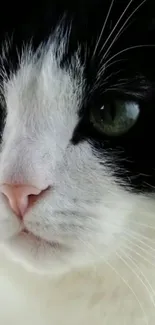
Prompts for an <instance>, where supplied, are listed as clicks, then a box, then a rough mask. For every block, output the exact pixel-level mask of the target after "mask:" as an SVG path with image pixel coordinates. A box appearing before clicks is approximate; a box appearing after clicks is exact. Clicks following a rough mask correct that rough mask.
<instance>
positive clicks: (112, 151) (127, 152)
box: [0, 0, 155, 191]
mask: <svg viewBox="0 0 155 325" xmlns="http://www.w3.org/2000/svg"><path fill="white" fill-rule="evenodd" d="M21 6H22V5H21ZM64 15H65V24H64V26H66V27H67V26H68V25H69V26H71V29H70V37H69V43H68V47H67V50H66V53H65V54H64V56H63V60H62V68H63V67H64V66H68V65H69V63H70V60H71V58H72V55H73V54H74V53H75V51H76V50H77V49H78V47H79V46H80V58H81V62H82V64H83V65H84V77H85V80H86V90H85V93H84V94H83V107H81V108H80V112H79V120H80V122H79V124H78V125H77V126H76V128H75V131H74V134H73V138H72V143H73V144H74V145H78V143H79V142H80V141H91V143H92V146H93V148H94V149H95V151H94V152H95V154H99V155H100V156H101V157H102V155H103V156H104V154H106V155H108V156H109V162H111V163H112V165H113V168H114V170H113V171H114V173H115V174H116V175H117V177H118V180H119V178H121V179H123V180H125V182H126V183H127V184H128V185H130V186H131V188H132V189H133V190H149V191H152V190H153V188H154V186H155V172H154V169H155V158H154V137H155V127H154V124H155V122H154V121H155V13H154V4H153V1H151V0H146V1H142V0H138V1H136V0H133V1H128V0H125V1H121V0H114V1H113V0H104V1H103V0H96V1H95V0H90V1H88V0H84V1H82V0H80V1H78V2H72V1H67V0H66V1H60V0H57V1H51V0H49V1H47V0H44V1H40V2H39V3H38V1H29V0H28V1H26V2H25V3H24V4H23V7H19V4H18V2H17V1H13V3H12V4H10V5H9V10H8V4H7V3H6V4H5V3H4V6H3V10H2V11H1V19H0V42H1V47H2V44H4V41H5V40H6V39H9V40H10V39H12V42H11V43H10V46H9V47H8V48H7V53H6V59H5V60H4V59H2V60H1V62H2V63H1V65H2V67H1V68H3V70H5V71H6V73H7V75H8V76H9V74H10V73H11V72H12V71H16V69H17V68H18V64H19V54H20V53H21V51H22V47H23V45H26V44H29V43H30V42H31V44H32V48H33V50H34V51H35V50H36V49H37V48H38V46H39V45H40V44H41V43H42V42H46V41H47V40H48V38H49V36H50V35H52V33H53V31H54V30H55V28H56V26H57V24H58V23H59V22H60V20H61V19H62V17H64ZM3 17H7V19H4V18H3ZM2 79H3V74H2V73H1V82H2ZM116 99H121V100H124V101H126V100H132V101H135V102H136V103H138V105H139V108H140V117H139V119H138V121H137V123H136V124H135V126H134V127H133V128H132V129H131V130H130V131H129V132H127V133H125V134H124V135H123V136H117V137H110V136H105V135H104V134H102V133H100V132H98V131H97V130H96V129H95V128H94V127H93V125H92V123H91V122H90V110H91V109H92V107H95V108H96V109H99V108H100V107H101V106H103V105H104V103H107V102H113V101H115V100H116ZM1 105H2V103H1Z"/></svg>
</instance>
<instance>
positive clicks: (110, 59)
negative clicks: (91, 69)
mask: <svg viewBox="0 0 155 325" xmlns="http://www.w3.org/2000/svg"><path fill="white" fill-rule="evenodd" d="M147 47H155V45H154V44H141V45H135V46H130V47H127V48H125V49H123V50H121V51H119V52H117V53H116V54H114V55H113V56H112V57H110V58H109V59H108V60H107V61H106V62H105V65H106V64H107V63H109V62H111V61H112V60H113V59H114V58H115V57H117V56H118V55H120V54H122V53H124V52H127V51H130V50H135V49H138V48H147Z"/></svg>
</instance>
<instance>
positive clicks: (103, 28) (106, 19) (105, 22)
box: [92, 0, 115, 57]
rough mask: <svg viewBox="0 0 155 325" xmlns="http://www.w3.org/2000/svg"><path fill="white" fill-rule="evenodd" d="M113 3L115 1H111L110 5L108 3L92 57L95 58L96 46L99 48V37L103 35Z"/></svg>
mask: <svg viewBox="0 0 155 325" xmlns="http://www.w3.org/2000/svg"><path fill="white" fill-rule="evenodd" d="M114 1H115V0H112V1H111V3H110V7H109V10H108V13H107V16H106V18H105V21H104V24H103V27H102V30H101V33H100V35H99V38H98V40H97V43H96V46H95V49H94V52H93V55H92V57H94V56H95V54H96V51H97V49H98V46H99V43H100V40H101V37H102V35H103V33H104V30H105V27H106V24H107V21H108V18H109V15H110V13H111V10H112V7H113V4H114Z"/></svg>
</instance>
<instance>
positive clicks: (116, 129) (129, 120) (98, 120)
mask: <svg viewBox="0 0 155 325" xmlns="http://www.w3.org/2000/svg"><path fill="white" fill-rule="evenodd" d="M139 113H140V110H139V105H138V104H137V103H135V102H132V101H121V100H116V101H114V102H112V103H110V104H105V105H104V106H102V107H101V108H100V109H99V110H96V109H92V110H91V112H90V120H91V123H92V124H93V126H94V127H95V128H96V129H97V130H98V131H99V132H101V133H104V134H105V135H107V136H120V135H122V134H124V133H126V132H127V131H129V130H130V129H131V128H132V126H134V124H135V123H136V121H137V119H138V116H139Z"/></svg>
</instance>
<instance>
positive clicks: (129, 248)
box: [121, 243, 155, 267]
mask: <svg viewBox="0 0 155 325" xmlns="http://www.w3.org/2000/svg"><path fill="white" fill-rule="evenodd" d="M121 245H122V247H123V248H126V249H128V250H129V251H131V252H132V253H134V254H136V255H137V256H139V257H141V258H142V260H144V261H146V262H147V263H148V264H150V265H151V266H153V267H155V263H152V262H150V261H149V260H148V259H147V258H146V257H144V256H143V255H142V254H140V253H138V252H137V251H135V250H134V249H132V248H131V247H129V246H127V245H126V244H124V243H122V244H121Z"/></svg>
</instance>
